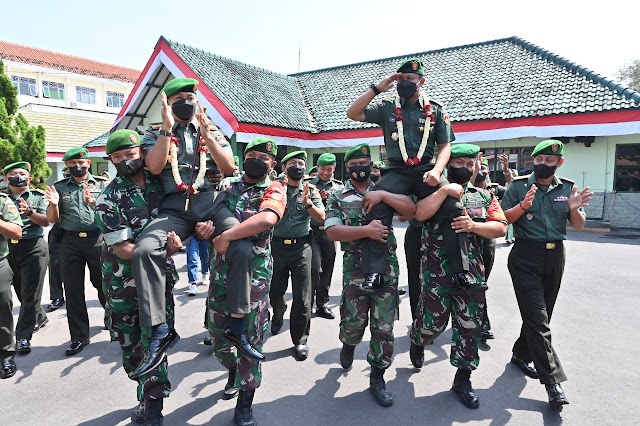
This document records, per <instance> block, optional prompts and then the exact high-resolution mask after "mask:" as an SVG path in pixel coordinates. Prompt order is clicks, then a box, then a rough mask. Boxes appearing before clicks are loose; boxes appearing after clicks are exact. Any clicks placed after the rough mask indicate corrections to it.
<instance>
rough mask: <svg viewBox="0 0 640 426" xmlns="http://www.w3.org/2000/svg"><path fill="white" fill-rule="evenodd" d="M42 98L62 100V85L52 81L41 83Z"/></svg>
mask: <svg viewBox="0 0 640 426" xmlns="http://www.w3.org/2000/svg"><path fill="white" fill-rule="evenodd" d="M42 97H44V98H49V99H59V100H61V101H63V100H64V84H62V83H55V82H53V81H43V82H42Z"/></svg>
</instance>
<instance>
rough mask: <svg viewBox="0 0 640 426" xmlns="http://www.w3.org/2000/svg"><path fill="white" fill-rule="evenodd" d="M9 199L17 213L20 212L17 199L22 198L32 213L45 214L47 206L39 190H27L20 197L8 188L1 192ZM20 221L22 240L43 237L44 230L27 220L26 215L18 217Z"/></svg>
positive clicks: (42, 193)
mask: <svg viewBox="0 0 640 426" xmlns="http://www.w3.org/2000/svg"><path fill="white" fill-rule="evenodd" d="M3 192H4V193H5V194H7V195H8V196H9V198H11V200H12V201H13V203H14V204H15V206H16V208H17V209H18V211H20V202H19V201H18V198H23V199H24V200H25V201H26V202H27V204H29V206H30V207H31V210H33V212H34V213H40V214H46V213H47V204H45V202H44V192H43V191H41V190H39V189H27V190H26V191H25V192H23V193H22V194H20V195H17V194H13V193H12V192H11V190H10V189H9V188H7V189H5V190H4V191H3ZM20 218H21V219H22V239H23V240H28V239H30V238H38V237H42V236H44V228H43V227H42V226H40V225H37V224H35V223H33V222H32V221H31V219H29V216H27V215H20Z"/></svg>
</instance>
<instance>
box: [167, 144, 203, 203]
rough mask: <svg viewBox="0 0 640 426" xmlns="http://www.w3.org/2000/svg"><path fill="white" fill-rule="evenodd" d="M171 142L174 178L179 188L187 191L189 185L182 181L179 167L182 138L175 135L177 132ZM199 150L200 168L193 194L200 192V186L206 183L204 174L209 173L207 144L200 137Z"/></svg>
mask: <svg viewBox="0 0 640 426" xmlns="http://www.w3.org/2000/svg"><path fill="white" fill-rule="evenodd" d="M171 142H172V143H171V144H170V145H169V154H170V156H171V174H172V175H173V180H174V181H175V182H176V186H177V187H178V190H179V191H183V192H186V191H187V189H188V188H189V186H188V185H187V184H186V183H184V182H183V181H182V177H180V169H178V145H179V144H180V140H179V139H178V138H177V137H176V136H175V134H172V135H171ZM198 152H200V169H199V170H198V175H197V176H196V180H195V182H193V185H191V195H193V194H197V193H198V188H200V187H201V186H202V184H203V183H204V176H205V174H206V173H207V166H206V164H207V145H206V142H205V141H204V139H203V138H200V144H199V146H198Z"/></svg>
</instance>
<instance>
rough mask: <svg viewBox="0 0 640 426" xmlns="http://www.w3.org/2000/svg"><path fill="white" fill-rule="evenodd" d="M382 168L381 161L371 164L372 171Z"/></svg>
mask: <svg viewBox="0 0 640 426" xmlns="http://www.w3.org/2000/svg"><path fill="white" fill-rule="evenodd" d="M382 167H384V163H383V162H382V161H376V162H375V163H373V168H374V169H381V168H382Z"/></svg>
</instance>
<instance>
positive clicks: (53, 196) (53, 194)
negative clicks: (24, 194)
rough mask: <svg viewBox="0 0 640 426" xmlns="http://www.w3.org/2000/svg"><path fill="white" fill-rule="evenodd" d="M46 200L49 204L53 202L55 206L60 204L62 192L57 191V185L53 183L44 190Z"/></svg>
mask: <svg viewBox="0 0 640 426" xmlns="http://www.w3.org/2000/svg"><path fill="white" fill-rule="evenodd" d="M44 201H45V203H47V204H53V205H54V206H57V205H58V202H59V201H60V194H58V191H56V187H55V186H53V185H51V186H50V187H48V188H47V189H46V190H45V191H44Z"/></svg>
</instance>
